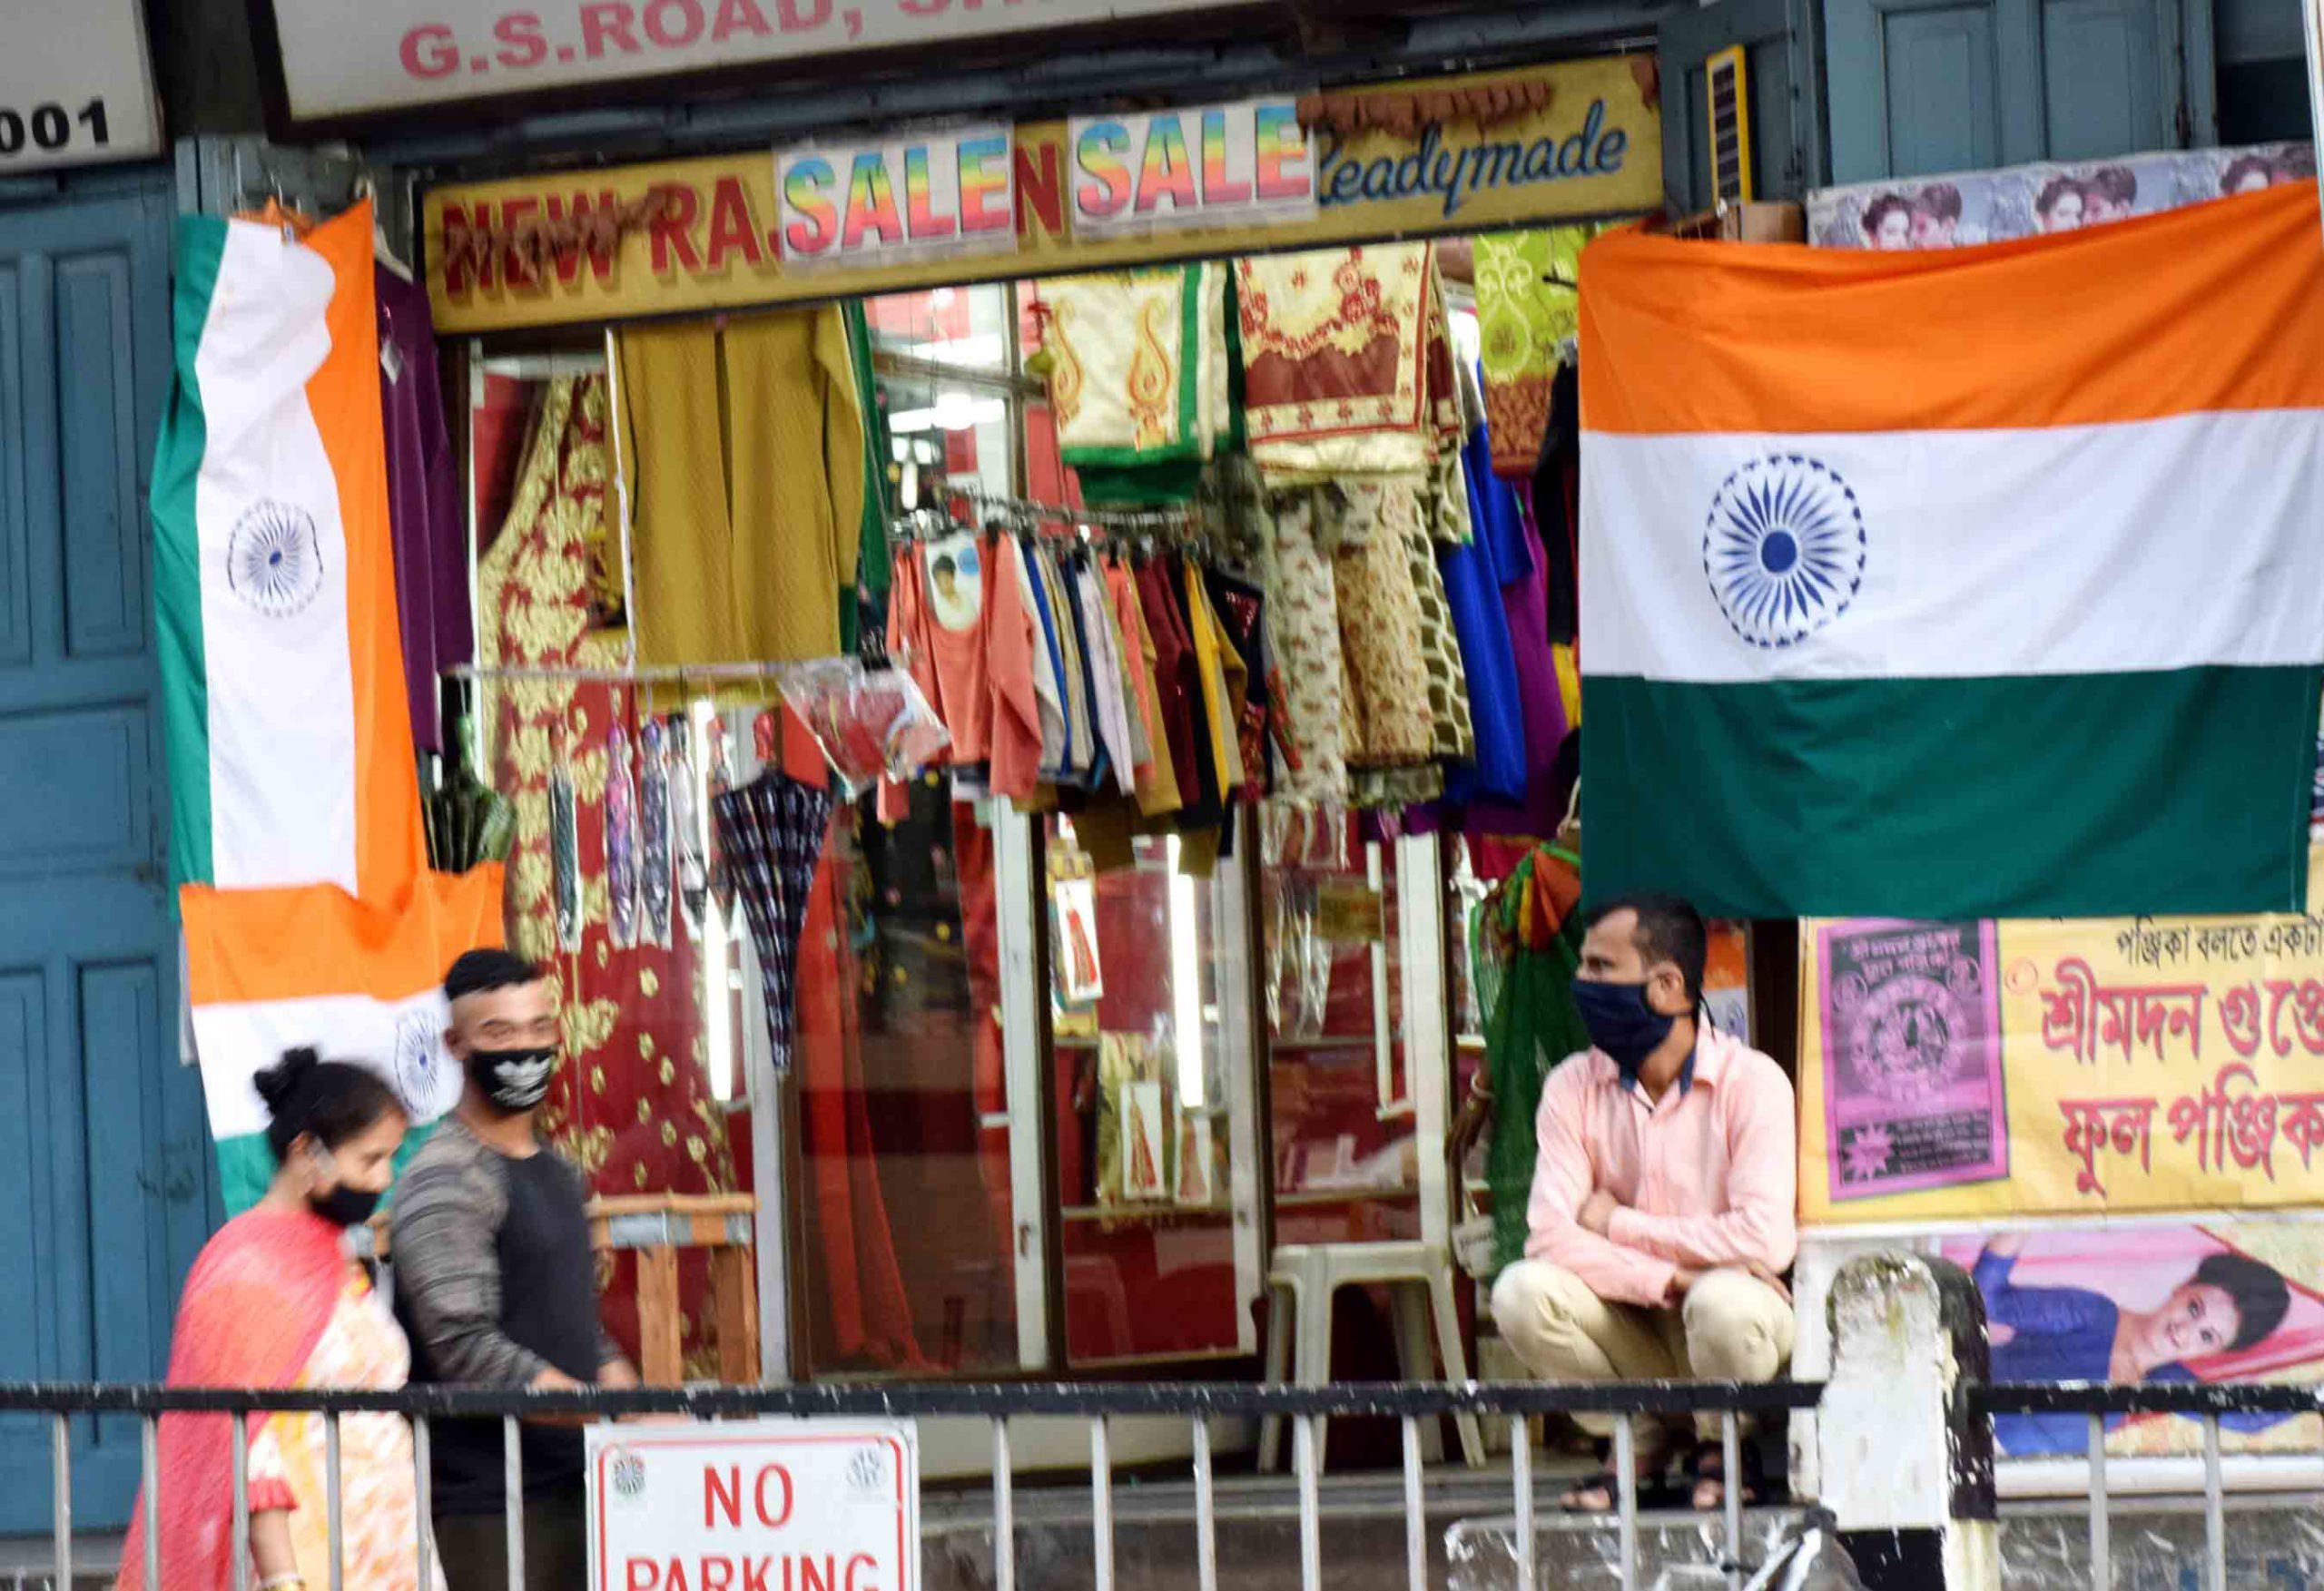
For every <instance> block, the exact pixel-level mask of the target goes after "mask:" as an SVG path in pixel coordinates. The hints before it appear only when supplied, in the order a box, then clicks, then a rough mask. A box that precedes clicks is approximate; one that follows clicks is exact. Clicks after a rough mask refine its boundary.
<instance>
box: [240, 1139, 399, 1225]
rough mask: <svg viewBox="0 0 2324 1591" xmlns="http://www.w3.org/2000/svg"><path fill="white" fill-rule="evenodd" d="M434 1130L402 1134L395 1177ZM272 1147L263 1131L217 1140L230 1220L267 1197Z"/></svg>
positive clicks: (271, 1177) (273, 1165)
mask: <svg viewBox="0 0 2324 1591" xmlns="http://www.w3.org/2000/svg"><path fill="white" fill-rule="evenodd" d="M435 1131H436V1124H435V1123H433V1122H430V1123H428V1125H426V1126H424V1127H414V1128H412V1130H411V1131H410V1132H409V1133H406V1134H404V1138H403V1147H402V1148H400V1149H399V1150H397V1151H396V1164H395V1174H396V1175H397V1176H398V1177H401V1176H402V1175H403V1168H404V1167H405V1166H407V1165H409V1164H411V1157H412V1156H413V1155H415V1154H419V1146H420V1145H421V1144H425V1143H427V1142H428V1138H429V1137H430V1136H432V1135H433V1134H434V1133H435ZM274 1171H275V1162H274V1146H273V1145H272V1144H269V1143H268V1142H267V1141H266V1134H264V1133H249V1134H244V1135H242V1136H241V1137H239V1138H222V1139H220V1140H219V1141H218V1186H219V1190H220V1192H221V1193H222V1196H223V1198H224V1200H225V1204H226V1214H227V1216H228V1218H229V1219H231V1218H232V1217H234V1216H237V1215H240V1214H241V1213H242V1212H243V1211H245V1210H247V1209H249V1208H250V1207H251V1205H253V1204H255V1203H258V1202H259V1201H260V1200H261V1199H263V1198H265V1197H266V1190H267V1189H268V1188H270V1187H271V1186H273V1185H274Z"/></svg>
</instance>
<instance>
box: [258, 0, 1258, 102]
mask: <svg viewBox="0 0 2324 1591" xmlns="http://www.w3.org/2000/svg"><path fill="white" fill-rule="evenodd" d="M273 3H274V21H275V32H276V34H277V36H278V37H279V38H280V39H281V44H282V76H283V81H284V84H285V86H286V88H287V89H288V91H289V97H290V102H291V115H292V116H293V117H294V118H296V119H298V120H301V121H315V120H321V119H324V118H329V117H334V116H350V115H361V114H365V113H378V112H381V111H393V110H402V109H407V108H409V107H410V106H414V105H425V104H440V103H445V102H448V101H452V100H464V99H481V98H484V97H486V96H487V95H492V94H512V93H534V92H537V91H538V90H541V89H552V88H569V87H573V86H575V85H577V84H582V83H616V82H621V81H623V80H625V79H635V78H643V77H665V76H668V75H670V74H674V73H682V72H706V71H714V70H717V69H719V68H722V67H735V66H750V65H755V64H760V63H763V62H769V61H787V60H796V59H800V58H803V57H806V56H812V55H836V54H852V53H857V52H862V51H865V50H879V49H896V48H908V47H911V46H914V45H922V46H925V45H936V44H948V43H951V42H953V41H956V40H960V39H969V38H980V37H990V36H993V35H996V34H1013V33H1031V34H1044V35H1046V34H1050V33H1052V32H1054V31H1055V30H1056V29H1058V28H1060V27H1068V26H1072V25H1077V24H1083V23H1100V22H1114V21H1128V20H1137V19H1147V18H1154V17H1164V16H1175V15H1180V14H1183V13H1188V12H1196V11H1205V10H1216V9H1217V8H1218V7H1219V6H1220V5H1221V4H1222V0H485V3H484V4H481V5H472V6H470V5H458V6H448V5H438V4H436V3H435V0H273Z"/></svg>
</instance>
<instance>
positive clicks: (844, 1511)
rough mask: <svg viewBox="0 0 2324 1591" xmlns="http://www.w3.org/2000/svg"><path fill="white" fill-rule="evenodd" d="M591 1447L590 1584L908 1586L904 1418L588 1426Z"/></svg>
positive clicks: (915, 1570)
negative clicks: (589, 1427) (901, 1419)
mask: <svg viewBox="0 0 2324 1591" xmlns="http://www.w3.org/2000/svg"><path fill="white" fill-rule="evenodd" d="M588 1452H589V1478H588V1497H589V1527H590V1528H589V1585H590V1586H591V1587H592V1588H593V1591H704V1587H709V1586H727V1587H731V1588H732V1591H743V1587H744V1586H765V1587H767V1588H768V1591H776V1588H778V1587H792V1586H828V1587H830V1591H918V1587H919V1586H920V1446H919V1439H918V1437H917V1435H916V1434H915V1432H914V1431H913V1429H912V1428H911V1426H909V1425H902V1424H897V1423H894V1422H891V1421H865V1420H789V1419H770V1420H759V1421H753V1422H748V1423H735V1424H724V1425H698V1426H666V1427H665V1426H596V1427H593V1428H591V1429H590V1431H589V1449H588Z"/></svg>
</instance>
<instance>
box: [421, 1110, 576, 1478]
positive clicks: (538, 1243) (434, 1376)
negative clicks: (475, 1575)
mask: <svg viewBox="0 0 2324 1591" xmlns="http://www.w3.org/2000/svg"><path fill="white" fill-rule="evenodd" d="M486 1161H487V1164H488V1165H489V1166H490V1168H491V1170H492V1172H493V1173H494V1174H497V1175H498V1176H499V1177H500V1178H501V1179H502V1181H503V1183H504V1185H505V1187H506V1190H507V1213H506V1214H505V1215H503V1217H502V1218H501V1221H500V1225H499V1229H498V1231H497V1233H495V1234H494V1237H493V1245H492V1246H493V1252H494V1254H495V1256H496V1258H497V1262H498V1269H499V1294H500V1309H499V1323H500V1330H501V1331H502V1333H503V1334H504V1335H506V1336H507V1338H508V1340H509V1341H512V1342H514V1343H516V1344H517V1346H518V1347H519V1348H523V1349H527V1350H530V1351H531V1352H534V1353H537V1354H538V1355H540V1357H541V1358H542V1359H544V1360H547V1362H548V1363H549V1364H551V1365H553V1366H555V1367H556V1369H557V1370H562V1371H564V1372H565V1373H566V1375H568V1376H571V1377H572V1378H573V1379H574V1380H577V1381H580V1382H582V1383H584V1384H585V1385H586V1384H591V1383H594V1382H595V1381H596V1380H597V1375H598V1372H599V1371H600V1370H602V1369H603V1368H604V1351H605V1341H606V1340H605V1336H604V1333H603V1332H602V1331H601V1330H600V1328H599V1325H598V1321H597V1288H596V1257H595V1255H594V1254H593V1253H592V1252H591V1250H590V1246H589V1222H588V1217H587V1214H586V1211H585V1208H584V1205H585V1203H586V1196H587V1190H586V1187H585V1185H584V1184H583V1183H582V1181H581V1177H580V1174H578V1173H576V1171H575V1170H574V1169H573V1168H572V1167H571V1166H570V1165H568V1164H566V1163H565V1161H564V1160H562V1159H561V1158H559V1157H558V1156H556V1155H555V1154H548V1153H546V1152H544V1153H542V1154H535V1155H532V1156H530V1157H529V1158H527V1159H523V1160H512V1159H509V1158H507V1157H506V1156H504V1155H500V1154H492V1153H490V1152H489V1151H487V1154H486ZM397 1308H398V1311H399V1313H405V1322H404V1324H405V1330H406V1331H409V1333H410V1335H411V1338H412V1380H415V1381H440V1380H450V1379H451V1378H450V1377H448V1376H446V1375H442V1374H439V1373H438V1368H437V1367H436V1366H435V1365H433V1364H432V1363H430V1362H429V1355H428V1350H427V1348H426V1346H425V1341H424V1339H423V1337H422V1334H421V1333H420V1331H418V1330H417V1329H416V1328H415V1326H414V1323H413V1321H412V1320H411V1319H410V1317H409V1313H408V1312H407V1311H406V1301H405V1299H404V1296H403V1294H402V1291H401V1290H399V1294H398V1304H397ZM430 1435H431V1438H432V1441H433V1458H434V1478H435V1498H434V1507H435V1510H436V1512H438V1513H439V1514H448V1515H471V1514H497V1513H499V1512H500V1511H501V1510H502V1509H504V1508H506V1507H507V1455H506V1449H505V1439H504V1436H503V1433H502V1429H501V1425H500V1422H499V1421H497V1420H491V1419H476V1420H466V1419H444V1420H438V1421H437V1422H436V1423H435V1426H434V1428H433V1429H432V1431H431V1433H430ZM520 1446H521V1448H522V1449H523V1453H524V1461H525V1495H526V1496H527V1498H538V1497H543V1496H546V1495H548V1494H551V1493H555V1492H558V1491H565V1490H570V1489H577V1488H579V1487H580V1485H581V1483H582V1480H583V1478H584V1476H585V1473H586V1458H585V1457H584V1453H583V1441H582V1435H581V1432H580V1430H579V1429H576V1428H573V1427H567V1426H549V1425H534V1424H527V1425H526V1426H524V1427H523V1428H522V1439H521V1442H520Z"/></svg>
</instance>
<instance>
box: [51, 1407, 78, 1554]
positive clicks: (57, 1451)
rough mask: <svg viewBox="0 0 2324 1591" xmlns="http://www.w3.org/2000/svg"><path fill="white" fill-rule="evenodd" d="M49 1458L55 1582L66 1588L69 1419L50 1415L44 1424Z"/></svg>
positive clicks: (70, 1512) (70, 1467)
mask: <svg viewBox="0 0 2324 1591" xmlns="http://www.w3.org/2000/svg"><path fill="white" fill-rule="evenodd" d="M48 1447H49V1458H50V1459H51V1461H52V1463H53V1467H54V1472H55V1486H56V1495H55V1498H54V1502H55V1505H56V1507H55V1515H54V1517H55V1521H56V1584H57V1586H58V1587H59V1591H70V1587H71V1586H72V1584H73V1420H72V1417H71V1416H70V1415H64V1414H59V1415H56V1416H54V1417H53V1418H52V1419H50V1421H49V1427H48Z"/></svg>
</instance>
